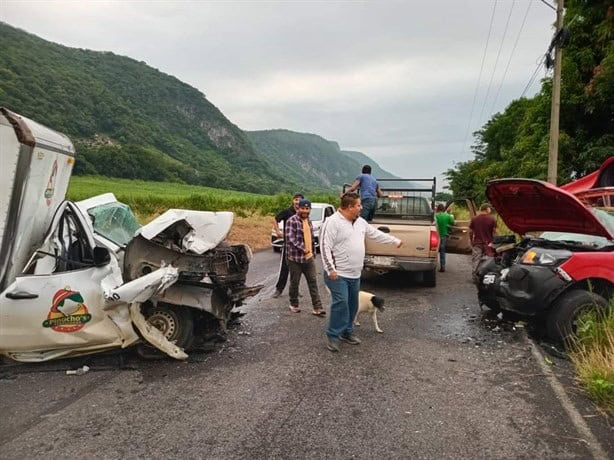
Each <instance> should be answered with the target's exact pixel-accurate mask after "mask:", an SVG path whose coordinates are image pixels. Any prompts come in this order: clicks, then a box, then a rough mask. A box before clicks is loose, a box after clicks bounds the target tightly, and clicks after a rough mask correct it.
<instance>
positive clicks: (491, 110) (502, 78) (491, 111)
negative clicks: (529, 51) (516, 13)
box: [490, 0, 533, 113]
mask: <svg viewBox="0 0 614 460" xmlns="http://www.w3.org/2000/svg"><path fill="white" fill-rule="evenodd" d="M532 4H533V0H531V1H530V2H529V4H528V6H527V10H526V11H525V13H524V18H523V19H522V24H521V25H520V30H518V35H517V36H516V41H515V42H514V47H513V48H512V52H511V53H510V58H509V59H508V60H507V65H506V66H505V71H504V72H503V77H501V82H500V83H499V88H497V94H496V95H495V100H494V102H493V103H492V107H491V108H490V113H493V112H494V111H495V105H496V104H497V99H499V94H500V93H501V88H502V87H503V81H504V80H505V77H506V75H507V71H508V69H509V68H510V63H511V62H512V57H513V56H514V52H515V51H516V46H517V45H518V40H519V39H520V34H521V33H522V29H523V28H524V24H525V22H526V21H527V16H528V15H529V10H530V9H531V5H532Z"/></svg>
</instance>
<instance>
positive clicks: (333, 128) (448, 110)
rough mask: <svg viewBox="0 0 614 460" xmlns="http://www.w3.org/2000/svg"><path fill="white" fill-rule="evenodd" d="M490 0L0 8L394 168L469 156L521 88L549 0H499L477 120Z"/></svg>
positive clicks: (223, 103) (229, 112)
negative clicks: (480, 132)
mask: <svg viewBox="0 0 614 460" xmlns="http://www.w3.org/2000/svg"><path fill="white" fill-rule="evenodd" d="M493 4H494V2H493V0H465V1H462V2H459V1H456V0H440V1H433V2H424V1H417V0H416V1H383V2H369V1H366V2H350V1H339V2H320V1H313V2H310V1H302V2H274V1H263V2H247V1H241V2H166V1H158V2H140V1H138V2H137V1H123V2H105V1H97V2H63V1H54V2H51V1H36V2H35V1H23V0H20V1H10V0H9V1H7V0H5V1H4V2H3V7H2V9H1V10H0V18H1V19H2V20H3V21H5V22H7V23H9V24H11V25H14V26H17V27H21V28H23V29H24V30H26V31H28V32H31V33H34V34H36V35H39V36H41V37H42V38H44V39H47V40H50V41H54V42H57V43H61V44H64V45H66V46H72V47H79V48H88V49H94V50H104V51H112V52H114V53H116V54H121V55H126V56H130V57H132V58H134V59H137V60H142V61H145V62H146V63H147V64H149V65H151V66H153V67H155V68H157V69H159V70H161V71H163V72H166V73H168V74H171V75H174V76H176V77H177V78H179V79H181V80H183V81H185V82H186V83H189V84H190V85H193V86H195V87H196V88H198V89H200V90H201V91H202V92H203V93H204V94H205V95H206V96H207V98H208V99H209V100H210V101H211V102H212V103H214V104H215V105H216V106H217V107H219V108H220V109H221V110H222V112H224V114H226V116H228V118H229V119H230V120H231V121H233V122H234V123H235V124H237V125H238V126H239V127H241V128H243V129H246V130H255V129H272V128H287V129H291V130H295V131H300V132H312V133H315V134H319V135H321V136H323V137H325V138H327V139H330V140H335V141H337V142H339V144H340V146H341V148H343V149H347V150H360V151H363V152H364V153H366V154H367V155H369V156H371V157H373V158H374V159H375V160H376V161H378V162H379V163H380V164H381V165H382V166H383V167H384V168H386V169H388V170H390V171H391V172H393V173H395V174H397V175H401V176H406V177H407V176H411V177H416V176H426V177H429V176H439V177H440V178H441V173H442V172H443V171H445V170H446V169H448V168H450V167H452V166H453V164H454V163H455V162H458V161H464V160H467V159H469V155H468V153H467V152H468V147H469V145H470V143H471V136H469V139H468V141H467V142H464V140H465V138H466V137H467V133H471V132H472V131H475V130H476V129H478V128H479V126H480V125H481V124H483V123H484V122H485V121H486V120H487V119H488V118H489V117H490V116H491V109H493V110H494V111H495V112H496V111H501V110H503V109H504V108H505V107H506V106H507V105H508V104H509V103H510V102H511V101H512V100H513V99H516V98H518V97H519V96H520V95H521V93H522V91H523V89H524V87H525V85H526V84H527V82H528V80H529V78H530V76H531V75H532V73H533V71H534V70H535V68H536V65H537V60H538V59H539V57H540V56H541V55H542V54H543V53H544V51H545V50H546V48H547V47H548V44H549V41H550V38H551V35H552V27H551V24H552V22H553V21H554V12H553V11H552V10H551V9H549V8H548V7H546V6H545V5H544V4H543V3H541V2H539V1H538V0H533V1H531V0H517V1H514V0H500V1H499V2H498V3H497V8H496V10H495V16H494V23H493V24H494V27H493V31H492V35H491V38H490V43H489V48H488V53H487V55H486V60H485V63H484V72H483V75H482V78H481V84H480V88H479V92H478V97H477V99H476V104H475V106H474V113H473V116H472V117H471V123H470V120H469V116H470V114H471V107H472V104H473V98H474V92H475V88H476V84H477V82H478V74H479V70H480V64H481V61H482V54H483V52H484V46H485V43H486V38H487V35H488V30H489V24H490V18H491V14H492V12H493ZM529 4H530V9H529V13H528V16H527V20H526V24H525V25H524V28H523V31H522V34H521V35H520V36H519V40H518V46H517V48H516V50H515V53H514V55H513V58H512V60H511V61H510V67H509V71H508V72H507V75H506V78H505V80H502V77H503V71H504V69H505V67H506V64H507V62H508V59H509V57H510V53H511V50H512V46H513V44H514V42H515V40H516V37H517V36H518V32H519V30H520V27H521V23H522V20H523V17H524V15H525V12H526V10H527V7H528V6H529ZM510 14H511V16H509V17H510V23H509V29H508V32H507V36H506V40H505V41H504V42H503V46H502V47H501V53H500V57H499V61H498V66H497V71H496V72H495V73H494V74H493V68H494V64H495V60H496V55H497V52H498V50H499V46H500V44H501V39H502V37H503V31H504V28H505V23H506V21H507V18H508V15H510ZM491 80H492V85H491V89H490V91H489V98H488V100H486V101H484V98H485V96H486V92H487V86H488V83H489V81H491ZM499 86H501V91H500V94H499V97H498V99H497V102H496V104H494V102H495V101H494V98H495V94H497V90H498V88H499ZM537 89H538V85H537V84H535V85H534V86H533V88H532V89H531V91H529V93H528V95H529V96H530V95H531V94H533V93H534V92H535V91H536V90H537ZM480 113H483V114H482V119H481V120H478V116H479V114H480ZM468 126H469V129H468Z"/></svg>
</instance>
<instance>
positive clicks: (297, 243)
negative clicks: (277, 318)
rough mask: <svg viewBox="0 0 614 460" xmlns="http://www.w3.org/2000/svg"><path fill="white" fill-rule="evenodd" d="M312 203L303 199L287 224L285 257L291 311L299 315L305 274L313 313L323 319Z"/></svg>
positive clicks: (285, 229) (285, 228) (323, 312)
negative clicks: (300, 285)
mask: <svg viewBox="0 0 614 460" xmlns="http://www.w3.org/2000/svg"><path fill="white" fill-rule="evenodd" d="M310 212H311V201H309V200H305V199H302V200H300V201H299V203H298V211H297V213H296V214H295V215H294V216H292V217H290V218H289V219H288V220H287V221H286V225H285V227H284V238H285V241H286V251H287V253H286V255H287V258H288V269H289V271H290V311H291V312H292V313H299V312H300V311H301V309H300V308H299V306H298V285H299V282H300V281H301V275H303V274H304V275H305V279H306V280H307V286H308V287H309V295H310V296H311V304H312V306H313V314H314V315H316V316H324V315H326V312H325V311H324V309H323V308H322V301H321V300H320V293H319V292H318V281H317V276H316V264H315V241H314V238H313V226H312V225H311V221H310V220H309V213H310Z"/></svg>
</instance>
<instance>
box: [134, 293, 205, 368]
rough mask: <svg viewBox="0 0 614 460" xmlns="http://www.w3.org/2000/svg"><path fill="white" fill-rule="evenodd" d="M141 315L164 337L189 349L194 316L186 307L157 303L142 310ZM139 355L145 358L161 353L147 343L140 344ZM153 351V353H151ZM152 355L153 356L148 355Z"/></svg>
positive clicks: (192, 337) (192, 335)
mask: <svg viewBox="0 0 614 460" xmlns="http://www.w3.org/2000/svg"><path fill="white" fill-rule="evenodd" d="M143 316H144V317H145V319H146V320H147V322H148V323H149V324H151V325H152V326H154V327H155V328H156V329H158V330H159V331H160V332H162V334H163V335H164V337H165V338H166V339H167V340H168V341H169V342H173V343H174V344H175V345H177V346H178V347H181V348H183V349H184V350H187V349H189V348H190V347H191V346H192V343H193V342H194V317H193V315H192V311H191V309H190V308H188V307H183V306H177V305H169V304H163V303H159V304H158V305H156V306H150V307H149V308H147V309H145V311H143ZM140 345H141V346H139V347H138V348H137V351H138V352H139V355H141V356H143V357H145V358H151V357H154V356H155V357H158V356H156V355H160V356H161V354H162V352H158V350H157V349H155V350H153V349H152V347H151V346H150V345H149V344H140ZM152 351H153V353H152ZM150 355H153V356H150Z"/></svg>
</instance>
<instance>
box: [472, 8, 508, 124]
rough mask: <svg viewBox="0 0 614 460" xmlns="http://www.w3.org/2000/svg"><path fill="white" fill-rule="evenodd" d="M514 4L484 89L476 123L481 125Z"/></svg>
mask: <svg viewBox="0 0 614 460" xmlns="http://www.w3.org/2000/svg"><path fill="white" fill-rule="evenodd" d="M515 4H516V2H512V6H511V7H510V12H509V14H508V15H507V22H506V23H505V30H504V31H503V37H501V43H500V44H499V51H497V58H496V59H495V66H494V67H493V69H492V73H491V74H490V81H489V82H488V88H487V89H486V97H485V98H484V104H482V110H480V117H479V118H478V123H481V120H482V115H483V114H484V109H485V108H486V102H487V101H488V95H489V94H490V87H491V86H492V81H493V78H494V76H495V72H496V71H497V65H498V64H499V56H501V50H502V49H503V43H504V42H505V37H506V36H507V29H508V27H509V25H510V19H511V17H512V11H514V5H515Z"/></svg>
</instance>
